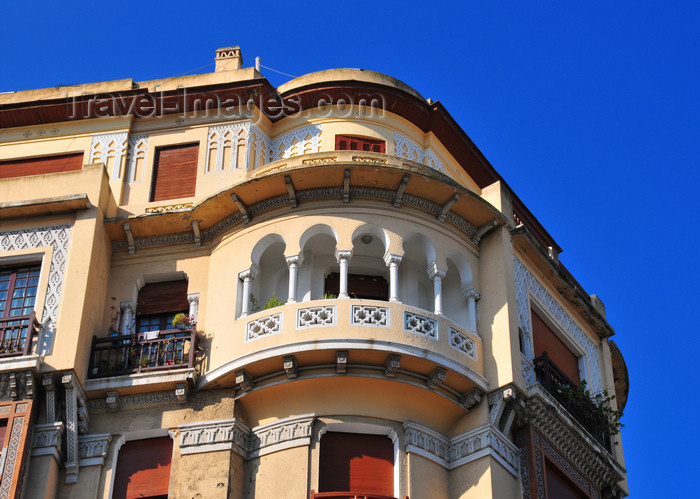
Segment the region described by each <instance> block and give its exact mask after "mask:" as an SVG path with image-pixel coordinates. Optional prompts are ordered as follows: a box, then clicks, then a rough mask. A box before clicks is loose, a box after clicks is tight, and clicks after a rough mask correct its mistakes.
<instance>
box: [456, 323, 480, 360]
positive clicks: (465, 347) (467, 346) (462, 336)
mask: <svg viewBox="0 0 700 499" xmlns="http://www.w3.org/2000/svg"><path fill="white" fill-rule="evenodd" d="M450 346H451V347H452V348H454V349H455V350H459V351H460V352H462V353H465V354H467V357H469V358H470V359H472V360H476V341H474V339H473V338H471V337H470V336H469V335H468V334H466V333H463V332H462V331H460V330H458V329H455V328H453V327H451V328H450Z"/></svg>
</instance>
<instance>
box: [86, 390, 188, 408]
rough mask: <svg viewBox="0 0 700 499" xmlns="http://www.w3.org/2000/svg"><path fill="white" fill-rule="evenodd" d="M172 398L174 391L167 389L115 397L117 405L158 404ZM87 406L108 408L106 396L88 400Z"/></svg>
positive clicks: (169, 400) (175, 398)
mask: <svg viewBox="0 0 700 499" xmlns="http://www.w3.org/2000/svg"><path fill="white" fill-rule="evenodd" d="M174 400H177V397H176V395H175V391H174V390H169V391H167V392H152V393H144V394H139V395H120V396H119V397H118V398H117V403H118V404H119V407H125V406H130V405H145V404H159V403H163V402H172V401H174ZM87 407H88V409H106V408H107V409H108V408H109V406H108V405H107V398H103V399H92V400H88V401H87Z"/></svg>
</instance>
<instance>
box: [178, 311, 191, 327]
mask: <svg viewBox="0 0 700 499" xmlns="http://www.w3.org/2000/svg"><path fill="white" fill-rule="evenodd" d="M193 322H194V321H193V320H192V317H190V316H189V315H186V314H183V313H179V314H176V315H175V317H173V327H175V328H178V329H182V328H186V327H189V326H191V325H192V324H193Z"/></svg>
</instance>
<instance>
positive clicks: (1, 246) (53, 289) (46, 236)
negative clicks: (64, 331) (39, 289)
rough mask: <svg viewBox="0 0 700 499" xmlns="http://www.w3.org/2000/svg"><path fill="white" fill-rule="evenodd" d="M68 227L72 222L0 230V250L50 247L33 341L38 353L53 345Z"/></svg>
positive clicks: (68, 234) (49, 349)
mask: <svg viewBox="0 0 700 499" xmlns="http://www.w3.org/2000/svg"><path fill="white" fill-rule="evenodd" d="M71 227H72V225H70V224H69V225H56V226H52V227H40V228H35V229H23V230H13V231H6V232H0V252H2V251H13V250H22V249H29V248H41V247H44V246H51V247H52V248H53V252H52V255H51V264H50V266H49V282H48V288H47V289H46V299H45V300H44V310H43V312H42V314H41V318H42V320H43V324H42V331H41V333H40V337H39V341H38V345H37V353H38V354H40V355H48V354H50V353H51V351H52V349H53V339H54V337H55V334H56V331H55V323H56V317H57V316H58V304H59V303H60V300H61V288H62V287H63V275H64V273H65V270H66V262H67V260H68V247H69V246H70V230H71Z"/></svg>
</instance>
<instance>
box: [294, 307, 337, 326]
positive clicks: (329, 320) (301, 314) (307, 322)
mask: <svg viewBox="0 0 700 499" xmlns="http://www.w3.org/2000/svg"><path fill="white" fill-rule="evenodd" d="M336 320H337V314H336V306H335V305H321V306H318V307H308V308H300V309H298V310H297V329H306V328H310V327H325V326H335V324H336Z"/></svg>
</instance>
